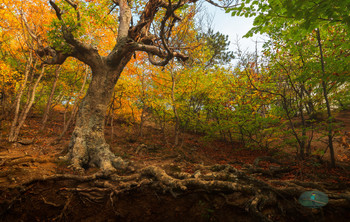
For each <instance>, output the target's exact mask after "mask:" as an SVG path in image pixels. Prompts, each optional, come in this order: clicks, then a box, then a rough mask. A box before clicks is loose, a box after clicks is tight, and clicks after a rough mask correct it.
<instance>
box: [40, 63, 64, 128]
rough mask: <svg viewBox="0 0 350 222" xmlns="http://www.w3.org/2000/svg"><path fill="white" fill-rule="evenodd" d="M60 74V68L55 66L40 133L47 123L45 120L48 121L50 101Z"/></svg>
mask: <svg viewBox="0 0 350 222" xmlns="http://www.w3.org/2000/svg"><path fill="white" fill-rule="evenodd" d="M60 72H61V70H60V66H57V67H56V70H55V73H56V76H55V80H54V82H53V85H52V89H51V93H50V97H49V100H48V101H47V104H46V108H45V112H44V115H43V120H42V122H41V124H42V125H41V127H40V132H41V131H43V130H44V129H45V127H46V122H47V119H48V117H49V114H50V109H51V104H52V99H53V96H54V94H55V90H56V86H57V82H58V78H59V76H60Z"/></svg>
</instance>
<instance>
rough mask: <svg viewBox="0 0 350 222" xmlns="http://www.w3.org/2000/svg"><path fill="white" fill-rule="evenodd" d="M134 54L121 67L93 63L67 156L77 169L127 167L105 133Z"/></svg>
mask: <svg viewBox="0 0 350 222" xmlns="http://www.w3.org/2000/svg"><path fill="white" fill-rule="evenodd" d="M131 55H132V54H127V55H126V56H125V57H124V59H122V61H121V62H120V64H119V66H118V68H117V69H110V68H109V66H108V65H107V64H106V63H104V64H100V66H98V67H92V80H91V83H90V86H89V89H88V91H87V93H86V95H85V97H84V99H83V100H82V102H81V104H80V107H79V111H78V116H77V120H76V125H75V129H74V131H73V134H72V138H71V142H70V145H69V148H68V150H69V151H68V154H67V155H66V156H65V158H66V159H67V160H69V161H70V162H71V164H72V165H71V166H72V168H73V169H75V170H78V171H81V170H83V168H86V167H90V166H94V167H98V168H101V169H102V170H104V171H113V170H115V168H117V169H118V168H125V167H126V163H125V162H124V161H123V160H122V159H121V158H117V157H116V156H115V155H114V154H113V153H112V152H111V150H110V148H109V145H108V144H107V143H106V140H105V137H104V129H105V116H106V113H107V107H108V104H109V102H110V100H111V98H112V95H113V91H114V86H115V84H116V82H117V80H118V78H119V76H120V73H121V72H122V70H123V69H124V67H125V65H126V64H127V62H128V61H129V60H130V58H131Z"/></svg>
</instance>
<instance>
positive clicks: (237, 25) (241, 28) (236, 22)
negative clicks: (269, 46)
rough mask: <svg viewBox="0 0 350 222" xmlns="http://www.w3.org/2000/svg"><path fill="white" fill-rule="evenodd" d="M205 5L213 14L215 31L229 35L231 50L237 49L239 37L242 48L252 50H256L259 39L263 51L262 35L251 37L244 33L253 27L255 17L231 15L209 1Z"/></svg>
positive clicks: (259, 46)
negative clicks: (246, 36)
mask: <svg viewBox="0 0 350 222" xmlns="http://www.w3.org/2000/svg"><path fill="white" fill-rule="evenodd" d="M204 7H205V8H206V11H207V12H208V13H209V14H210V15H211V16H213V22H212V28H213V29H214V32H217V31H219V32H220V33H222V34H225V35H228V36H229V41H230V42H231V45H230V50H231V51H236V48H237V47H236V45H235V42H236V40H237V38H238V39H239V43H240V47H241V49H242V50H245V49H248V50H249V51H251V52H255V41H256V40H257V39H258V50H259V51H261V47H262V42H263V39H262V37H261V36H260V35H254V36H253V37H251V38H243V35H245V34H246V33H247V32H248V31H249V30H250V29H251V28H252V27H253V21H254V18H245V17H238V16H231V14H230V13H225V11H224V10H223V9H219V8H217V7H214V6H212V5H210V4H208V3H204ZM242 38H243V39H242Z"/></svg>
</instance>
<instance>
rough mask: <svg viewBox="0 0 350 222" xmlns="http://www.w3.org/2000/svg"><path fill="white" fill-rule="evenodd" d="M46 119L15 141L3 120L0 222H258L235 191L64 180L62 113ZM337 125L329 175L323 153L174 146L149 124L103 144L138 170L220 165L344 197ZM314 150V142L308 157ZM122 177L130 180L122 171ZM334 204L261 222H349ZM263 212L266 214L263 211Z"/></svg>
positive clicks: (343, 205)
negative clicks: (112, 188) (301, 155)
mask: <svg viewBox="0 0 350 222" xmlns="http://www.w3.org/2000/svg"><path fill="white" fill-rule="evenodd" d="M51 116H53V119H51V121H50V122H49V123H48V125H47V127H46V130H45V131H44V132H41V133H40V134H38V131H39V128H40V121H41V118H40V117H39V116H37V115H32V116H31V117H30V118H28V120H27V122H26V125H25V126H24V128H23V130H22V134H21V139H20V140H19V141H18V142H17V143H9V142H7V133H8V130H9V125H10V123H9V122H5V123H4V122H3V125H2V132H1V134H0V170H1V171H0V221H165V220H168V221H260V220H261V215H260V214H258V213H256V214H255V215H253V216H252V214H251V213H250V212H249V209H247V208H249V207H247V206H245V204H246V203H248V202H249V203H250V202H251V203H253V202H254V200H252V199H251V196H246V195H241V194H239V193H237V192H236V193H230V194H228V193H223V192H221V191H217V192H208V191H206V190H203V189H197V190H195V191H193V190H187V191H183V192H179V191H177V192H173V191H172V190H171V189H170V190H166V189H163V190H161V189H154V188H153V187H152V186H139V185H138V186H135V187H130V186H129V187H127V188H124V190H125V192H121V191H120V190H119V191H120V192H118V193H117V192H107V190H106V188H105V187H106V186H97V185H95V186H92V185H91V181H92V180H93V181H94V183H97V182H101V183H102V182H103V183H107V182H108V181H107V180H104V179H105V178H102V177H101V178H100V180H97V179H96V180H95V179H87V177H88V176H89V175H97V174H96V173H98V170H97V169H88V170H86V172H85V174H84V175H83V176H81V175H79V176H77V177H74V178H73V177H72V178H70V177H69V176H67V175H75V174H74V172H73V171H71V169H69V168H68V165H67V163H65V162H62V161H60V160H58V157H59V156H62V155H63V153H64V152H65V151H66V148H67V147H68V144H69V139H70V136H69V135H70V133H71V132H72V129H70V131H68V132H67V133H66V136H65V137H63V138H62V140H61V141H59V142H57V141H56V138H57V136H58V135H59V134H60V132H61V130H62V127H63V126H62V124H63V115H62V114H60V112H59V111H56V112H55V113H53V114H52V115H51ZM336 120H337V122H340V123H341V124H342V126H343V128H342V129H341V130H340V131H339V136H338V137H337V138H336V139H335V141H336V142H335V143H336V144H335V147H336V158H337V163H338V166H337V167H336V168H333V169H331V168H330V167H329V162H328V159H327V155H325V156H324V157H323V159H322V161H319V159H320V158H317V157H315V156H313V157H310V158H308V159H305V160H299V159H297V158H295V153H294V151H293V150H291V149H284V150H282V149H279V150H265V151H262V150H252V149H249V150H248V149H245V148H244V147H242V145H241V144H240V143H238V142H237V143H228V142H225V141H208V140H206V139H204V137H203V136H201V135H196V134H190V133H184V134H183V135H182V136H181V139H180V145H179V146H177V147H174V146H173V145H172V144H173V136H172V133H171V132H169V133H166V134H163V133H162V132H161V131H160V130H159V129H157V128H156V127H154V126H152V125H146V126H145V127H144V130H143V136H142V137H138V136H136V135H137V133H135V132H136V131H137V126H132V125H128V124H126V123H118V124H115V126H114V128H113V132H114V135H113V137H112V136H111V131H112V129H111V127H110V126H108V127H107V128H106V139H107V141H108V142H109V144H110V145H111V150H112V151H113V152H114V153H115V154H116V155H118V156H120V157H122V158H123V159H124V160H127V161H130V162H132V163H134V164H137V165H138V166H139V168H142V167H144V168H145V167H150V166H151V167H152V166H154V167H159V168H160V169H163V170H164V172H166V173H167V174H169V175H175V174H179V173H187V175H192V176H191V177H193V178H197V177H196V174H198V173H199V172H201V173H203V169H204V168H205V167H207V166H215V165H216V166H217V165H222V166H229V167H233V168H234V169H237V170H238V171H239V172H244V174H247V175H249V177H252V178H254V181H255V180H256V181H262V183H264V184H270V185H271V184H272V182H271V181H274V182H275V183H276V184H277V182H278V181H280V182H282V183H283V182H285V184H287V183H291V182H293V184H294V185H295V184H299V185H300V184H302V185H300V186H299V185H298V190H300V189H301V188H303V187H306V188H305V190H308V189H309V190H310V189H312V188H313V189H315V188H318V185H319V186H320V187H321V188H320V189H322V188H325V187H326V188H327V190H328V191H330V190H332V192H333V193H336V194H335V195H340V196H341V195H342V193H343V192H344V193H346V194H348V193H349V192H350V191H349V188H350V161H349V157H350V147H349V145H348V142H349V140H350V134H349V133H348V132H350V111H344V112H341V113H339V114H338V115H337V118H336ZM32 140H33V141H32ZM321 144H322V142H315V143H314V144H313V147H314V151H316V150H318V149H319V148H318V147H317V146H322V145H321ZM276 160H277V161H276ZM121 174H122V175H129V174H128V173H127V172H121ZM59 175H63V176H61V177H60V176H59ZM84 176H85V177H84ZM50 178H51V179H50ZM276 181H277V182H276ZM257 183H259V182H257ZM307 184H311V185H309V186H307ZM315 184H316V185H317V186H316V185H315ZM321 185H322V186H321ZM295 186H297V185H295ZM277 187H278V186H277ZM326 188H325V189H326ZM295 189H297V188H295ZM295 198H296V199H297V198H298V197H294V200H286V201H287V202H288V201H293V202H296V199H295ZM338 199H339V198H338ZM338 199H337V200H335V202H334V203H333V204H332V205H330V206H326V207H324V209H322V210H316V209H306V208H305V209H302V207H301V206H294V205H293V206H294V208H298V210H297V211H293V210H292V207H289V208H288V210H285V211H286V212H288V213H286V214H285V215H284V217H283V216H282V215H281V218H279V217H278V215H277V214H276V213H274V214H273V216H271V217H270V216H268V217H266V218H270V219H271V220H270V221H300V218H303V220H304V221H314V220H316V219H321V221H322V219H324V220H325V221H328V220H333V219H334V220H338V221H349V220H350V211H349V210H350V202H349V199H347V198H345V199H346V200H347V201H345V202H344V200H338ZM232 201H233V202H237V203H236V204H233V202H232ZM270 210H271V209H270ZM272 211H274V209H272ZM276 212H277V210H276ZM293 212H294V213H300V212H302V214H303V215H300V216H296V215H294V217H290V215H291V214H293ZM263 213H264V215H269V212H268V210H265V211H264V212H263ZM288 214H289V215H288ZM271 215H272V213H271ZM288 216H289V217H288ZM286 218H289V219H286Z"/></svg>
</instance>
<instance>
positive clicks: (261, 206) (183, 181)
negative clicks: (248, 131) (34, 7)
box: [0, 165, 350, 221]
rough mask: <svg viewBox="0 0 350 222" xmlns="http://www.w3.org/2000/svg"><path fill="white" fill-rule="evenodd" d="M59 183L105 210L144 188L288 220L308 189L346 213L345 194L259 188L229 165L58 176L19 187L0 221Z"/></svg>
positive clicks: (272, 185) (276, 184) (348, 199)
mask: <svg viewBox="0 0 350 222" xmlns="http://www.w3.org/2000/svg"><path fill="white" fill-rule="evenodd" d="M61 180H72V181H76V182H78V183H79V184H81V185H78V186H75V187H64V188H62V189H61V192H63V191H64V192H68V193H71V195H73V194H79V196H80V198H81V199H83V200H85V201H89V202H94V203H97V202H98V203H100V202H103V201H105V200H108V199H109V200H110V204H111V205H113V204H114V203H115V201H116V200H115V199H113V198H117V197H118V196H120V195H121V194H126V193H128V192H130V191H132V190H142V189H144V188H146V187H148V188H151V189H154V190H156V191H161V192H162V193H169V194H171V195H172V196H173V198H178V197H179V195H182V194H186V193H189V192H204V193H208V194H216V195H218V196H221V197H222V198H223V200H224V202H225V204H226V205H228V206H231V207H238V208H241V209H243V210H245V211H246V212H248V213H249V214H251V215H252V216H253V217H255V218H257V219H258V220H260V221H275V220H276V218H288V217H290V216H291V215H293V214H294V213H297V212H299V213H300V214H301V213H304V214H305V211H307V209H306V208H303V207H301V205H299V204H298V203H297V199H298V197H299V195H300V194H301V193H302V192H304V191H306V190H310V189H318V190H321V191H323V192H325V193H326V194H327V195H328V196H329V199H330V201H329V205H330V206H331V207H345V208H349V209H350V192H349V191H345V192H344V193H342V194H339V193H337V191H332V190H329V189H327V188H326V186H325V185H324V184H322V183H306V182H300V181H277V180H270V181H267V182H264V181H261V180H258V179H256V178H254V177H252V176H249V175H248V174H246V172H244V171H239V170H237V169H235V168H233V167H232V166H229V165H215V166H211V167H205V166H202V167H201V169H200V170H199V171H197V172H196V173H194V174H188V173H183V172H181V173H174V174H172V175H169V174H167V173H166V172H165V171H164V170H163V169H161V168H159V167H156V166H148V167H145V168H140V169H138V170H136V171H135V172H133V173H132V174H127V175H120V174H117V173H116V172H108V173H107V172H106V171H101V172H98V173H95V174H92V175H88V176H82V175H71V174H62V175H53V176H46V177H45V176H44V177H41V178H36V179H34V180H31V181H29V182H27V183H25V184H23V185H22V188H21V192H20V194H19V195H18V196H17V197H15V198H14V199H13V200H12V201H10V202H9V203H7V207H6V209H5V211H3V212H2V213H1V214H0V215H4V214H6V212H8V211H9V210H11V207H12V206H13V205H14V202H16V201H17V200H19V199H20V198H21V196H22V195H23V193H24V192H26V191H27V190H28V189H30V187H32V186H34V185H35V184H36V183H38V182H44V181H61ZM84 184H85V185H84ZM238 197H239V198H238ZM70 199H71V198H69V197H68V201H67V204H65V205H64V207H63V209H62V211H61V214H60V215H59V216H58V217H57V218H56V219H63V218H64V217H65V212H66V210H67V207H68V205H69V200H70ZM43 202H44V203H45V204H49V205H52V206H53V207H62V205H60V204H58V203H55V202H52V201H51V202H49V201H47V200H45V199H43ZM284 221H285V220H284Z"/></svg>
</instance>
